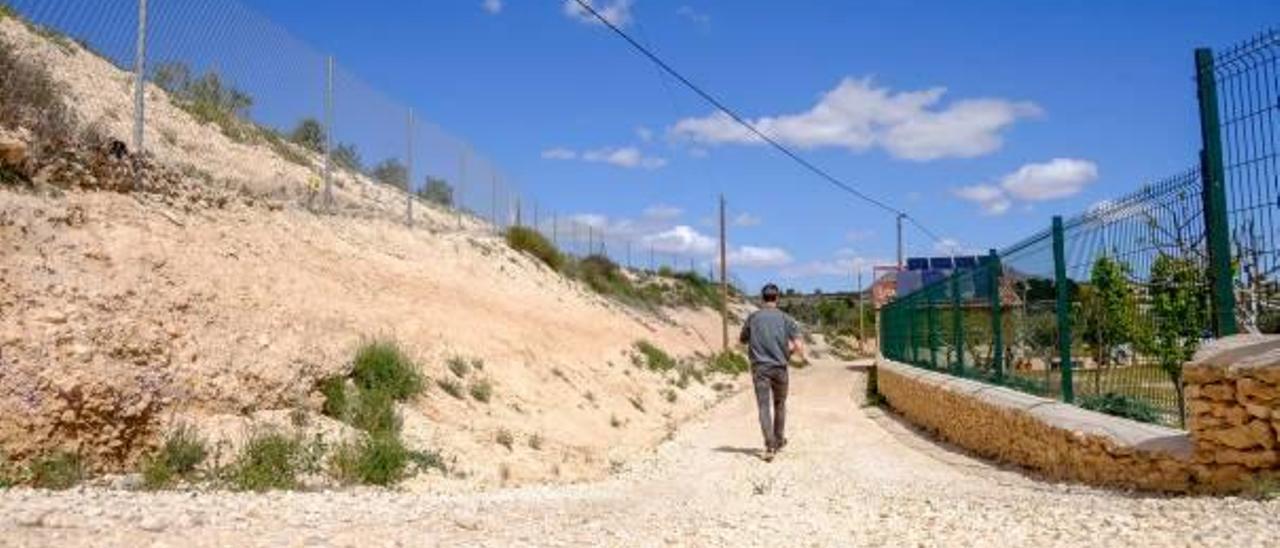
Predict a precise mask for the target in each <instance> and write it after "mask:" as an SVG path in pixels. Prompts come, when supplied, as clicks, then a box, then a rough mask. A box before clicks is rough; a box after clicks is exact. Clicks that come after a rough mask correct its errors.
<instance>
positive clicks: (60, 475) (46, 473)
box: [29, 451, 84, 490]
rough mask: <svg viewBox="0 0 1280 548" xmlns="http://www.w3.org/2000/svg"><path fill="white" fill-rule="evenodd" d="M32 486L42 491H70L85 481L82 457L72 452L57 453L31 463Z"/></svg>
mask: <svg viewBox="0 0 1280 548" xmlns="http://www.w3.org/2000/svg"><path fill="white" fill-rule="evenodd" d="M29 473H30V475H31V485H32V486H34V487H38V488H41V489H54V490H62V489H70V488H72V487H75V486H76V485H77V484H79V483H80V482H81V481H82V480H84V466H83V463H82V462H81V461H80V455H77V454H75V453H72V452H70V451H55V452H53V453H51V454H48V455H45V456H42V457H40V458H38V459H36V460H35V462H33V463H31V466H30V470H29Z"/></svg>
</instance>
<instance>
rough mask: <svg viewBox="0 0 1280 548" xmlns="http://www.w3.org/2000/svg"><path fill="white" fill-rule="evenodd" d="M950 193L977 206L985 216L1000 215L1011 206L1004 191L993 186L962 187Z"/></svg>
mask: <svg viewBox="0 0 1280 548" xmlns="http://www.w3.org/2000/svg"><path fill="white" fill-rule="evenodd" d="M951 192H952V193H953V194H955V195H956V197H958V198H960V199H962V200H968V201H970V202H974V203H976V204H978V205H979V206H981V207H982V212H983V213H985V214H987V215H1000V214H1002V213H1004V212H1006V211H1009V207H1010V206H1012V205H1013V201H1012V200H1010V199H1009V197H1008V196H1007V195H1006V194H1005V192H1004V190H1003V189H1001V188H1000V187H998V186H995V185H973V186H964V187H960V188H957V189H955V190H953V191H951Z"/></svg>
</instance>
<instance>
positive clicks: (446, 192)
mask: <svg viewBox="0 0 1280 548" xmlns="http://www.w3.org/2000/svg"><path fill="white" fill-rule="evenodd" d="M418 197H419V198H422V199H423V200H426V201H428V202H431V203H433V204H439V205H442V206H445V207H452V206H453V187H452V186H450V185H449V183H448V182H447V181H445V180H444V179H440V178H438V177H430V176H428V177H427V182H426V184H425V185H423V186H422V188H420V189H418Z"/></svg>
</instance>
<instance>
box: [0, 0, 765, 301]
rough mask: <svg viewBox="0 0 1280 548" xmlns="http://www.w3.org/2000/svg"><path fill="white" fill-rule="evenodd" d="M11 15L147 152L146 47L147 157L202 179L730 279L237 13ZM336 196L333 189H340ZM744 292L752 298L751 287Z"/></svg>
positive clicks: (158, 5)
mask: <svg viewBox="0 0 1280 548" xmlns="http://www.w3.org/2000/svg"><path fill="white" fill-rule="evenodd" d="M140 4H141V2H140V1H139V0H59V1H57V2H50V1H47V0H4V1H2V2H0V5H3V6H7V7H8V8H9V9H11V10H12V11H13V12H14V13H15V14H17V16H19V17H20V18H21V19H22V21H23V22H24V23H25V24H27V25H28V26H29V28H31V29H33V30H35V31H36V33H37V34H39V35H40V39H41V40H48V41H51V42H52V43H54V44H57V45H59V47H60V48H61V49H62V54H64V55H66V56H68V57H70V58H72V59H73V62H70V63H68V62H61V61H60V62H57V63H53V62H50V63H46V64H47V65H48V66H49V67H50V69H51V70H55V71H62V72H63V74H60V76H61V77H63V78H71V79H75V78H79V79H83V78H95V79H101V80H103V81H101V82H96V83H95V84H96V85H100V86H104V87H106V86H110V87H111V88H112V89H111V90H110V91H111V92H110V93H106V92H104V93H96V94H89V95H85V96H78V97H75V98H74V100H75V101H76V102H77V104H78V106H77V110H78V111H80V112H82V113H87V116H88V118H89V120H88V121H87V122H91V123H92V124H94V125H95V126H97V127H98V128H99V129H100V130H101V131H103V132H105V133H107V134H110V135H111V136H113V137H114V138H116V139H119V140H121V141H122V142H126V143H129V144H130V145H132V144H133V142H134V141H133V139H132V138H131V136H132V135H134V130H135V117H136V116H138V114H139V112H138V110H137V109H136V108H135V105H134V102H133V99H132V96H133V93H132V89H133V88H134V82H133V80H134V79H133V73H134V70H135V67H136V66H137V64H136V61H137V58H136V55H137V52H138V49H137V46H138V38H139V35H140V34H141V35H143V36H144V37H145V52H146V55H145V63H144V66H145V79H146V82H147V86H146V92H145V97H144V99H145V100H144V108H143V109H142V113H143V114H144V115H143V116H142V119H143V127H144V131H143V136H144V137H143V148H144V150H145V151H146V152H147V153H148V154H150V155H152V156H154V157H155V158H156V159H158V160H159V161H161V162H166V163H181V164H183V167H184V169H186V170H187V172H188V173H189V174H191V175H192V176H194V177H198V178H202V179H205V180H209V181H222V182H226V183H229V184H230V185H232V186H237V187H240V188H243V189H247V190H250V191H253V192H256V193H261V194H267V195H271V196H273V197H276V198H283V199H286V200H290V201H292V202H293V203H295V204H297V205H298V206H299V207H306V208H309V209H312V210H314V211H317V212H330V213H336V214H342V215H355V216H364V217H371V218H382V219H387V220H391V221H394V222H401V223H407V224H411V225H412V226H414V227H415V228H422V229H427V230H432V231H437V232H447V231H455V232H485V231H488V232H492V233H501V232H502V231H505V230H507V229H509V228H510V227H512V226H517V225H519V226H523V227H528V228H532V229H534V230H536V231H537V232H539V233H541V234H543V235H544V236H545V237H546V238H547V239H548V240H551V241H553V242H554V243H555V244H556V245H557V246H558V247H560V248H561V249H562V251H564V253H565V254H566V255H567V256H569V257H573V258H577V259H581V258H584V257H588V256H592V255H596V256H604V257H608V258H609V259H610V260H611V261H613V262H614V263H616V264H618V265H621V266H627V267H630V268H634V269H635V270H644V271H650V272H655V273H656V272H660V271H661V272H665V273H686V274H689V275H693V274H696V275H697V276H698V277H700V278H702V279H703V280H707V279H712V278H714V275H713V274H714V268H715V262H714V260H713V258H712V253H711V252H710V250H690V249H687V246H683V245H676V244H675V243H672V242H670V241H668V240H667V239H664V238H663V237H661V235H654V234H645V233H641V232H639V231H636V230H632V229H630V228H629V227H624V226H615V225H612V224H610V223H608V222H606V221H604V220H602V219H597V218H595V217H594V216H591V215H582V214H573V213H571V212H566V211H557V208H556V207H555V206H554V204H553V203H552V202H551V201H550V200H539V199H538V198H537V197H536V196H532V195H531V194H529V193H526V192H522V191H521V190H520V189H519V188H518V187H517V186H516V185H515V184H513V182H512V181H513V178H512V177H510V176H509V175H507V174H505V173H504V172H503V171H502V170H501V169H500V168H499V167H498V166H497V165H496V164H495V163H493V162H492V161H490V160H489V159H487V158H486V157H485V156H484V155H483V154H482V153H480V152H478V151H477V150H475V149H474V148H473V147H472V146H471V145H469V144H468V143H467V142H466V141H465V140H464V139H461V138H459V137H457V136H455V135H453V134H451V133H449V132H448V131H446V130H445V129H443V128H441V127H439V126H437V125H435V124H434V123H432V122H431V121H430V109H426V110H421V109H419V110H415V109H414V108H412V106H411V105H410V104H408V103H406V102H404V101H400V100H397V99H395V98H392V97H391V96H389V95H388V94H386V93H384V92H383V91H382V90H379V89H378V88H377V87H375V86H373V85H371V84H369V83H368V82H367V81H365V80H364V79H362V78H361V77H360V76H359V75H358V73H359V72H360V71H359V68H358V67H352V66H348V65H345V64H344V63H342V61H341V60H339V59H334V58H333V57H332V56H331V55H328V54H326V53H323V52H321V51H318V50H317V49H316V48H314V47H312V46H311V45H309V44H307V43H306V42H304V41H302V40H300V39H298V38H296V37H295V36H294V35H293V34H291V33H290V32H289V31H287V30H286V29H284V28H282V27H280V26H279V25H277V24H276V23H275V22H273V21H271V20H270V19H268V18H267V17H265V16H263V15H261V14H259V13H258V12H256V11H254V10H252V9H250V8H248V7H246V6H244V5H242V4H240V3H239V2H236V1H235V0H209V1H201V2H167V1H154V0H152V1H150V2H147V3H146V9H145V14H146V18H145V23H146V25H145V32H140V30H141V28H140V24H139V23H140V22H141V17H140V13H142V12H141V11H140V10H139V7H140ZM327 183H331V184H327ZM739 285H740V284H739Z"/></svg>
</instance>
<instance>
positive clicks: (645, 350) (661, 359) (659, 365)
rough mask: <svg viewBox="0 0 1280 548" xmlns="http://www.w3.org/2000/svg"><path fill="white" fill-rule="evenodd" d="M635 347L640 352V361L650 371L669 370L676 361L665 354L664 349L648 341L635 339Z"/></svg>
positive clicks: (673, 366)
mask: <svg viewBox="0 0 1280 548" xmlns="http://www.w3.org/2000/svg"><path fill="white" fill-rule="evenodd" d="M634 346H635V349H636V351H637V352H639V353H640V357H641V359H642V363H643V365H644V366H645V367H648V368H649V369H650V370H651V371H670V370H671V369H674V368H675V366H676V361H675V359H673V358H672V357H671V355H670V354H667V353H666V351H664V350H662V349H661V348H658V347H657V346H654V345H653V343H651V342H649V341H644V340H641V341H636V343H635V345H634Z"/></svg>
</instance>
